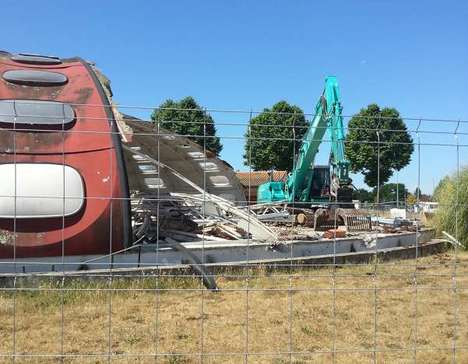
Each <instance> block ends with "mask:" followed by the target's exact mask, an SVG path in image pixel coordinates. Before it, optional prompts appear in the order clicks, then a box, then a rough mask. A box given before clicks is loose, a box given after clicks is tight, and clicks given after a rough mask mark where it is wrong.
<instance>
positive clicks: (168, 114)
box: [151, 96, 223, 155]
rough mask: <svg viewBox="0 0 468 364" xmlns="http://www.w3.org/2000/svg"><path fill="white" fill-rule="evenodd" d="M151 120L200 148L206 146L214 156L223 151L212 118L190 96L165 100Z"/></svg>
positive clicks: (154, 112)
mask: <svg viewBox="0 0 468 364" xmlns="http://www.w3.org/2000/svg"><path fill="white" fill-rule="evenodd" d="M151 120H153V121H154V122H159V123H160V125H161V127H162V128H165V129H168V130H170V131H173V132H175V133H177V134H180V135H184V136H186V137H187V138H189V139H191V140H193V141H195V142H196V143H198V144H200V145H201V146H204V145H206V149H207V150H209V151H211V152H213V153H215V154H216V155H219V153H220V152H221V150H222V149H223V147H222V145H221V142H220V140H219V137H217V136H216V127H215V125H214V120H213V118H212V117H211V115H210V114H208V113H207V112H206V111H205V110H203V109H202V108H201V107H200V105H198V103H197V102H196V101H195V99H194V98H193V97H191V96H188V97H185V98H183V99H181V100H180V101H174V100H171V99H169V100H166V101H165V102H163V103H162V104H161V105H160V106H159V107H158V108H157V109H155V110H154V111H153V113H152V114H151Z"/></svg>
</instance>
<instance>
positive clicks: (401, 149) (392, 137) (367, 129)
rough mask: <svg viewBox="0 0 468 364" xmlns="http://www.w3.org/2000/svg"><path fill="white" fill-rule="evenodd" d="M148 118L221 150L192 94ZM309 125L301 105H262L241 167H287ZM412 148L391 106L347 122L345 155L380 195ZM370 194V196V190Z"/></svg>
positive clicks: (369, 109)
mask: <svg viewBox="0 0 468 364" xmlns="http://www.w3.org/2000/svg"><path fill="white" fill-rule="evenodd" d="M151 119H152V120H153V121H154V122H156V123H158V125H160V127H161V128H165V129H167V130H170V131H173V132H175V133H178V134H180V135H184V136H186V137H188V138H189V139H191V140H193V141H195V142H196V143H198V144H200V145H201V146H204V147H205V148H206V149H207V150H209V151H211V152H213V153H215V154H216V155H219V153H220V152H221V150H222V148H223V147H222V144H221V141H220V138H219V137H218V136H217V135H216V126H215V122H214V120H213V118H212V116H211V115H210V114H209V113H208V112H207V111H206V110H205V109H204V108H203V107H201V106H200V105H199V104H198V103H197V101H196V100H195V99H194V98H193V97H190V96H189V97H185V98H183V99H181V100H179V101H174V100H171V99H169V100H166V101H165V102H164V103H162V104H161V105H160V107H159V108H157V109H155V110H154V111H153V113H152V115H151ZM308 125H309V124H308V121H307V120H306V117H305V115H304V112H303V111H302V109H301V108H300V107H298V106H296V105H291V104H289V103H288V102H286V101H284V100H282V101H279V102H277V103H276V104H274V105H273V106H272V107H270V108H265V109H263V111H262V112H260V113H258V114H256V115H255V116H253V117H251V118H250V120H249V124H248V127H247V130H246V132H245V138H246V143H245V145H244V152H243V158H244V163H245V165H247V166H249V167H250V168H252V170H254V171H256V170H272V169H274V170H287V171H291V169H292V168H293V164H294V160H295V158H296V156H297V153H298V152H299V148H300V146H301V141H302V138H303V137H304V135H305V133H306V132H307V128H308ZM325 138H326V137H325ZM413 150H414V147H413V140H412V138H411V135H410V134H409V132H408V130H407V127H406V125H405V123H404V121H403V120H402V118H401V117H400V114H399V112H398V111H397V110H396V109H395V108H388V107H384V108H382V107H380V106H378V105H377V104H371V105H368V106H367V107H365V108H362V109H361V110H360V111H359V112H358V113H357V114H356V115H354V116H353V117H352V118H351V119H350V120H349V123H348V130H347V133H346V143H345V153H346V157H347V158H348V159H349V161H350V164H351V171H352V172H354V173H361V174H362V175H363V176H364V181H365V183H366V184H367V185H368V186H369V187H371V188H373V189H374V190H377V187H378V186H379V187H380V190H382V192H383V195H382V196H386V192H385V191H387V190H390V189H391V187H390V186H388V187H386V188H383V187H384V186H385V184H386V183H387V182H388V181H389V180H390V178H391V177H392V175H393V174H394V173H395V172H396V171H399V170H401V169H402V168H404V167H405V166H407V165H408V164H409V163H410V161H411V155H412V153H413ZM360 193H361V194H363V193H364V192H363V191H361V192H360ZM368 193H369V194H370V195H372V191H368ZM370 195H369V196H370ZM366 196H367V195H366ZM369 196H367V197H369ZM367 197H366V198H365V199H364V200H366V199H367ZM381 200H382V199H381Z"/></svg>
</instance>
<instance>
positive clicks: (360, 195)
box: [353, 188, 374, 202]
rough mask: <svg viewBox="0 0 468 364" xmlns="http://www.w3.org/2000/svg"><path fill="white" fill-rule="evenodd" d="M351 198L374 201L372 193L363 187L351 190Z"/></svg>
mask: <svg viewBox="0 0 468 364" xmlns="http://www.w3.org/2000/svg"><path fill="white" fill-rule="evenodd" d="M353 200H358V201H360V202H374V194H373V193H372V191H368V190H366V189H365V188H359V189H357V190H354V191H353Z"/></svg>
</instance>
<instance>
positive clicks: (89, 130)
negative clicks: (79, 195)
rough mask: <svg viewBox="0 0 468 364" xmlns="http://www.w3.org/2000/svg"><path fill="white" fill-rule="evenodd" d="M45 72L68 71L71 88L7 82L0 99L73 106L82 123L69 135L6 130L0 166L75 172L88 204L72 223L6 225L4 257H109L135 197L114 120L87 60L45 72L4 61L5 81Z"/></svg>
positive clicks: (0, 232) (0, 67)
mask: <svg viewBox="0 0 468 364" xmlns="http://www.w3.org/2000/svg"><path fill="white" fill-rule="evenodd" d="M39 68H40V69H44V70H45V69H47V70H53V71H54V72H61V73H63V74H65V75H66V76H67V77H68V80H69V82H68V83H67V84H65V85H63V86H60V87H33V86H19V85H14V84H10V83H8V82H6V81H5V80H3V79H1V80H0V99H23V100H24V99H26V100H54V101H59V102H66V103H69V104H72V105H73V109H74V111H75V114H76V122H75V123H74V124H73V125H72V126H71V127H70V128H68V129H67V130H64V131H62V130H35V129H29V130H24V129H21V130H19V129H18V130H16V131H14V130H12V127H13V126H12V125H10V126H9V125H3V128H0V163H14V162H16V163H25V162H27V163H57V164H65V165H69V166H71V167H73V168H75V169H76V170H77V171H78V172H79V173H80V175H81V176H82V178H83V181H84V185H85V196H86V200H85V204H84V207H83V208H82V209H81V211H80V212H79V213H77V214H76V215H74V216H70V217H67V218H65V219H63V218H58V219H15V220H14V219H0V258H13V257H14V256H16V257H17V258H21V257H42V256H58V255H61V254H62V253H64V254H65V255H78V254H101V253H102V254H108V253H109V252H111V251H115V250H119V249H122V248H123V247H124V240H125V234H126V231H125V225H126V223H125V222H124V219H128V215H127V214H126V213H125V208H126V207H125V206H126V201H125V199H126V198H128V196H127V195H126V193H127V192H126V188H125V186H123V183H122V181H123V179H122V176H121V175H120V174H121V173H123V171H122V168H121V166H119V156H118V150H117V149H116V145H115V138H114V139H113V136H112V132H113V127H112V122H113V120H109V118H108V110H106V107H108V105H107V102H106V100H103V96H102V90H101V92H100V90H99V87H100V85H96V83H95V81H94V78H93V76H92V75H91V74H90V70H89V68H88V67H87V66H86V65H85V64H84V62H83V61H81V60H77V59H73V60H70V61H64V62H63V63H62V64H60V65H41V66H39V65H28V64H21V63H18V62H14V61H12V60H10V59H9V58H8V56H2V57H0V74H3V72H5V71H6V70H10V69H39ZM32 128H34V126H32ZM31 178H40V176H31ZM127 223H128V222H127Z"/></svg>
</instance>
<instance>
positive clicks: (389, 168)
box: [345, 104, 414, 187]
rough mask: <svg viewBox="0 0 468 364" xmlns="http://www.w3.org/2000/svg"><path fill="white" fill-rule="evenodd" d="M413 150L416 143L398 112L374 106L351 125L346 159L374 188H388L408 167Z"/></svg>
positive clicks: (359, 114) (352, 119) (362, 113)
mask: <svg viewBox="0 0 468 364" xmlns="http://www.w3.org/2000/svg"><path fill="white" fill-rule="evenodd" d="M413 150H414V147H413V139H412V138H411V135H410V134H409V133H408V131H407V128H406V125H405V123H404V122H403V120H402V119H401V118H400V114H399V113H398V111H397V110H396V109H394V108H387V107H385V108H383V109H381V108H380V107H379V106H378V105H376V104H371V105H369V106H368V107H367V108H365V109H361V110H360V111H359V113H358V114H357V115H354V116H353V117H352V118H351V120H350V121H349V124H348V135H347V137H346V146H345V152H346V156H347V158H348V159H349V161H350V162H351V170H352V171H353V172H355V173H357V172H361V173H362V174H363V175H364V181H365V182H366V184H367V185H368V186H370V187H377V184H379V183H380V185H382V184H384V183H385V182H387V181H388V180H389V179H390V177H391V176H392V175H393V172H394V171H399V170H401V169H402V168H404V167H405V166H407V165H408V164H409V162H410V161H411V154H412V153H413ZM379 161H380V162H379ZM379 167H380V168H379Z"/></svg>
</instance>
